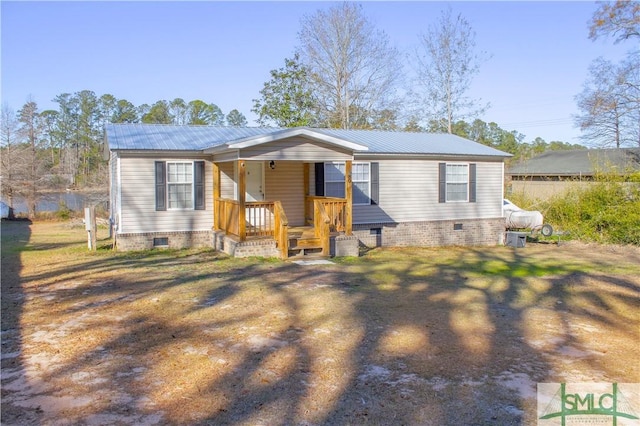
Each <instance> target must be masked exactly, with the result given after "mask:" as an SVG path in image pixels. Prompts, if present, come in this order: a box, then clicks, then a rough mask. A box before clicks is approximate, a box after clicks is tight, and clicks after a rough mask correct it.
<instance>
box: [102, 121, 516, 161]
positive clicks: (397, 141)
mask: <svg viewBox="0 0 640 426" xmlns="http://www.w3.org/2000/svg"><path fill="white" fill-rule="evenodd" d="M305 129H306V130H308V132H312V133H314V134H317V135H318V137H319V138H322V137H323V136H326V137H327V138H331V139H340V140H343V141H345V142H349V143H350V144H357V145H362V146H364V147H366V148H368V149H366V150H365V149H363V150H356V152H362V153H365V152H366V153H368V154H438V155H472V156H492V157H503V158H504V157H509V156H511V154H508V153H505V152H502V151H499V150H497V149H494V148H491V147H488V146H485V145H482V144H479V143H476V142H474V141H471V140H468V139H464V138H461V137H459V136H456V135H450V134H441V133H412V132H387V131H376V130H340V129H318V128H305ZM105 130H106V140H107V143H108V145H109V149H110V150H150V151H167V150H168V151H203V150H205V149H211V148H215V147H220V146H222V145H227V144H232V143H233V142H234V141H240V140H250V139H251V138H254V137H255V138H263V137H264V136H268V135H274V136H276V137H277V134H278V133H281V134H283V135H287V132H283V130H286V129H283V128H273V127H270V128H266V127H213V126H175V125H163V124H108V125H107V126H106V129H105Z"/></svg>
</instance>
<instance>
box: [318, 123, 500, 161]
mask: <svg viewBox="0 0 640 426" xmlns="http://www.w3.org/2000/svg"><path fill="white" fill-rule="evenodd" d="M314 130H315V131H318V132H320V133H325V134H328V135H331V136H334V137H338V138H341V139H345V140H348V141H351V142H355V143H359V144H362V145H366V146H368V147H369V151H368V153H380V154H383V153H384V154H442V155H474V156H475V155H478V156H485V155H486V156H500V157H510V156H511V154H508V153H506V152H503V151H499V150H497V149H495V148H491V147H489V146H486V145H482V144H480V143H477V142H474V141H472V140H469V139H465V138H462V137H460V136H456V135H452V134H448V133H416V132H386V131H380V130H342V129H314Z"/></svg>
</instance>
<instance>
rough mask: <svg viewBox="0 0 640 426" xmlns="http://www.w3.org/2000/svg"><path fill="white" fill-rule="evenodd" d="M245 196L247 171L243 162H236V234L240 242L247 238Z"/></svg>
mask: <svg viewBox="0 0 640 426" xmlns="http://www.w3.org/2000/svg"><path fill="white" fill-rule="evenodd" d="M246 194H247V169H246V167H245V161H244V160H238V204H239V211H238V234H239V237H240V241H244V240H245V239H246V238H247V220H246V219H247V211H246V207H245V203H246V198H247V196H246Z"/></svg>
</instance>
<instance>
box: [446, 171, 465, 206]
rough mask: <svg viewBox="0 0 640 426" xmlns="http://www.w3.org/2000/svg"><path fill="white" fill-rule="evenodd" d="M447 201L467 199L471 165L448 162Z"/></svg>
mask: <svg viewBox="0 0 640 426" xmlns="http://www.w3.org/2000/svg"><path fill="white" fill-rule="evenodd" d="M446 181H447V202H449V201H467V197H468V195H469V190H468V188H469V165H468V164H447V177H446Z"/></svg>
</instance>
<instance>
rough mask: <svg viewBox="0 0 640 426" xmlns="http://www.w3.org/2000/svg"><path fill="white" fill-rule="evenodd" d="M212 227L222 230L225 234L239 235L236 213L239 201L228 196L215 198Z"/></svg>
mask: <svg viewBox="0 0 640 426" xmlns="http://www.w3.org/2000/svg"><path fill="white" fill-rule="evenodd" d="M213 209H214V214H213V219H214V224H213V226H214V229H216V230H218V229H219V230H222V231H224V232H225V233H227V234H231V235H239V233H240V228H239V226H238V215H239V213H240V203H239V202H238V201H236V200H231V199H228V198H216V199H215V200H214V201H213Z"/></svg>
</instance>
